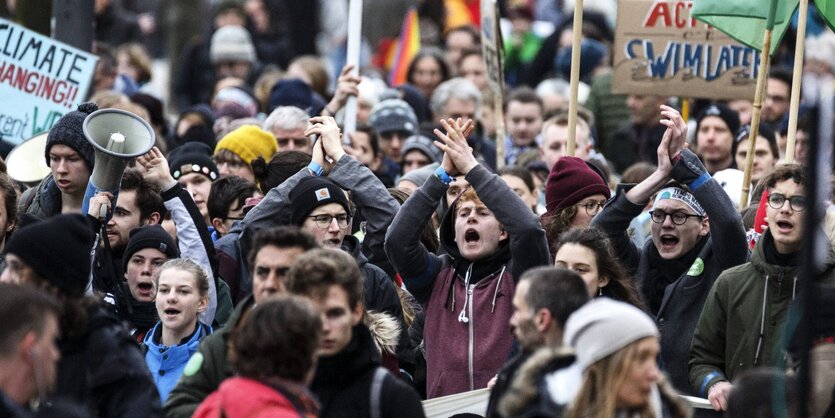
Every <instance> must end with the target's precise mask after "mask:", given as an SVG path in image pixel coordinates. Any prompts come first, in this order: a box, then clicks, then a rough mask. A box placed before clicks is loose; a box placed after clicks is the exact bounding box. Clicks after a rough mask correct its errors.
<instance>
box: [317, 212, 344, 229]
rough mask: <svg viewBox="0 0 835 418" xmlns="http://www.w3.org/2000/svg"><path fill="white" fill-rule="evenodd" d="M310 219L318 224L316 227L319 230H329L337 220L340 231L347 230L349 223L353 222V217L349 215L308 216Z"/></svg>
mask: <svg viewBox="0 0 835 418" xmlns="http://www.w3.org/2000/svg"><path fill="white" fill-rule="evenodd" d="M308 218H311V219H313V222H316V226H317V227H319V229H328V228H330V226H331V223H333V220H334V219H336V225H337V226H338V227H339V229H345V228H347V227H348V223H349V222H351V217H350V216H348V215H336V216H332V215H316V216H308Z"/></svg>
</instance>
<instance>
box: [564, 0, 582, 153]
mask: <svg viewBox="0 0 835 418" xmlns="http://www.w3.org/2000/svg"><path fill="white" fill-rule="evenodd" d="M571 30H572V32H573V34H574V39H573V41H572V42H571V76H570V83H571V84H570V86H571V91H570V93H569V94H570V96H569V98H568V150H567V152H568V155H570V156H572V157H573V156H574V149H575V148H576V146H577V142H576V141H577V105H578V104H577V95H578V94H577V90H578V88H579V85H580V43H581V41H582V40H583V0H575V1H574V26H573V27H572V29H571Z"/></svg>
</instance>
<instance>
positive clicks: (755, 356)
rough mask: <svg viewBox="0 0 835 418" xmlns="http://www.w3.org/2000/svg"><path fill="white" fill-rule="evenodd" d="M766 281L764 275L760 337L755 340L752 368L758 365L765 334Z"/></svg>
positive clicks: (766, 277) (766, 276)
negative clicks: (755, 349) (755, 348)
mask: <svg viewBox="0 0 835 418" xmlns="http://www.w3.org/2000/svg"><path fill="white" fill-rule="evenodd" d="M768 279H769V276H768V275H767V274H766V275H765V288H764V289H763V312H762V319H761V320H760V337H759V338H758V339H757V351H756V353H754V366H756V365H757V364H758V361H759V359H760V347H761V346H762V343H763V336H764V333H765V304H766V303H767V302H766V301H767V298H768Z"/></svg>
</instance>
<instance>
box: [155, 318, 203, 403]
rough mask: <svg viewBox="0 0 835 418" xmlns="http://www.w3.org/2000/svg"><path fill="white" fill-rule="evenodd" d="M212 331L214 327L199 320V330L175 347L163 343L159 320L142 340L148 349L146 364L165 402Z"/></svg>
mask: <svg viewBox="0 0 835 418" xmlns="http://www.w3.org/2000/svg"><path fill="white" fill-rule="evenodd" d="M211 333H212V327H210V326H208V325H206V324H203V323H202V322H198V323H197V331H196V332H195V333H194V334H192V336H191V338H189V340H188V341H186V342H184V343H181V344H177V345H175V346H173V347H166V346H164V345H162V342H161V340H162V323H161V322H157V324H156V325H154V328H152V329H151V331H150V332H148V334H146V335H145V340H143V341H142V343H143V344H144V348H145V349H146V350H147V351H146V352H145V364H147V365H148V369H149V370H150V371H151V375H153V377H154V384H156V385H157V390H159V397H160V399H162V402H163V403H165V400H166V399H168V394H169V393H171V389H174V385H176V384H177V381H178V380H180V375H182V374H183V369H185V367H186V363H187V362H188V359H190V358H191V355H192V354H194V353H196V352H197V347H199V346H200V341H201V340H202V339H203V337H205V336H207V335H209V334H211Z"/></svg>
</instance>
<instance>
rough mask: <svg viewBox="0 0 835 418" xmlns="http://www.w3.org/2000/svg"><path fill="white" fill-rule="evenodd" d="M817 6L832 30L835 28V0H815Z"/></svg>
mask: <svg viewBox="0 0 835 418" xmlns="http://www.w3.org/2000/svg"><path fill="white" fill-rule="evenodd" d="M815 7H816V8H817V9H818V12H819V13H820V14H821V17H822V18H823V20H825V21H826V24H827V25H829V27H830V28H832V30H835V1H832V0H815Z"/></svg>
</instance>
